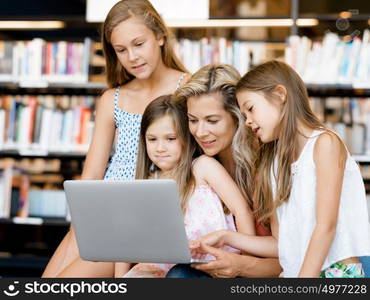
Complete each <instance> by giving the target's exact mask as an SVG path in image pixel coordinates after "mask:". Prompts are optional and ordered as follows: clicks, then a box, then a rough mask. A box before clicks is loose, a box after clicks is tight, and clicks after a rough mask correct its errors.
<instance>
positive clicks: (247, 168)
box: [175, 64, 254, 211]
mask: <svg viewBox="0 0 370 300" xmlns="http://www.w3.org/2000/svg"><path fill="white" fill-rule="evenodd" d="M239 79H240V74H239V72H238V71H237V70H236V69H235V68H233V67H232V66H229V65H225V64H211V65H207V66H204V67H203V68H201V69H200V70H199V71H197V72H196V73H194V74H193V76H192V77H191V78H190V79H189V80H188V82H187V83H185V84H184V85H183V86H182V87H181V88H179V89H178V90H177V91H176V92H175V97H176V101H177V102H179V103H180V105H181V106H182V107H183V109H184V110H185V111H187V105H186V104H187V99H189V97H194V96H195V97H197V96H201V95H204V94H215V95H218V96H219V97H218V99H220V101H222V104H223V107H224V109H225V110H226V111H227V112H228V113H229V114H230V115H231V117H232V118H233V120H234V122H235V124H236V125H237V130H236V133H235V136H234V138H233V142H232V150H233V159H234V161H235V164H236V168H235V174H234V175H235V180H236V183H237V185H238V187H239V189H240V190H241V192H242V194H243V196H244V198H245V199H246V200H247V202H248V204H249V205H250V206H251V205H252V198H251V191H252V188H253V184H252V182H253V181H252V173H253V165H254V162H253V161H254V152H253V146H252V145H253V143H252V138H251V134H250V133H249V132H247V131H246V128H245V124H244V122H243V118H242V115H241V113H240V110H239V108H238V104H237V101H236V97H235V88H236V83H237V82H238V80H239ZM251 207H252V206H251ZM225 211H227V209H226V208H225Z"/></svg>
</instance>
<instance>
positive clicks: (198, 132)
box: [195, 122, 208, 138]
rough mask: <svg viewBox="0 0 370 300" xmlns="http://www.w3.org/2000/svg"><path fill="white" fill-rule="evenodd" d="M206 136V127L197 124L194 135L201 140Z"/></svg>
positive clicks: (200, 123)
mask: <svg viewBox="0 0 370 300" xmlns="http://www.w3.org/2000/svg"><path fill="white" fill-rule="evenodd" d="M207 134H208V130H207V128H206V125H205V124H204V123H203V122H199V124H198V126H197V129H196V131H195V135H196V137H198V138H202V137H204V136H206V135H207Z"/></svg>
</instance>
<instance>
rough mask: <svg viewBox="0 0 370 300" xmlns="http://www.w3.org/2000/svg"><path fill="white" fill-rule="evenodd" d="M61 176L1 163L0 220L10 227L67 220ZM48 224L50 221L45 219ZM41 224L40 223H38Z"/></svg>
mask: <svg viewBox="0 0 370 300" xmlns="http://www.w3.org/2000/svg"><path fill="white" fill-rule="evenodd" d="M62 173H63V172H62V171H61V174H42V172H40V170H39V171H38V172H37V173H35V170H32V171H31V170H27V169H20V168H19V167H18V166H17V164H16V163H15V162H9V160H8V161H5V162H4V163H3V162H1V168H0V191H1V194H0V218H2V219H12V222H13V223H14V224H31V225H40V224H42V222H41V221H42V220H43V218H49V219H64V220H65V219H68V218H69V213H68V207H67V202H66V199H65V194H64V191H63V188H62V184H63V181H64V180H65V179H73V178H77V177H78V175H74V176H73V175H72V176H70V178H65V177H64V176H63V175H62ZM49 221H50V220H49ZM40 222H41V223H40Z"/></svg>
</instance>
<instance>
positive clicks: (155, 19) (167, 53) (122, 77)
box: [101, 0, 187, 88]
mask: <svg viewBox="0 0 370 300" xmlns="http://www.w3.org/2000/svg"><path fill="white" fill-rule="evenodd" d="M133 16H135V17H137V18H140V19H142V20H143V22H144V24H145V25H146V26H147V27H148V28H149V29H150V30H152V31H153V33H154V34H155V36H156V37H157V38H163V40H164V43H163V46H162V47H161V53H162V60H163V63H164V65H165V66H166V67H169V68H173V69H176V70H178V71H181V72H185V73H187V70H186V68H185V67H184V66H183V64H182V63H181V62H180V60H179V59H178V58H177V56H176V54H175V52H174V50H173V47H172V35H171V32H170V31H169V30H168V28H167V26H166V25H165V23H164V21H163V20H162V18H161V16H160V15H159V14H158V12H157V11H156V10H155V9H154V7H153V6H152V4H151V3H150V2H149V1H148V0H122V1H119V2H118V3H116V4H115V5H114V6H113V7H112V8H111V10H110V11H109V13H108V15H107V17H106V19H105V21H104V23H103V25H102V30H101V31H102V38H101V42H102V45H103V52H104V56H105V61H106V73H107V83H108V86H109V87H110V88H113V87H117V86H119V85H122V84H124V83H126V82H128V81H130V80H132V79H133V78H134V77H133V76H132V75H131V74H129V73H128V72H127V71H126V70H125V68H124V67H123V66H122V65H121V64H120V62H119V61H118V58H117V55H116V53H115V51H114V49H113V47H112V44H111V35H112V32H113V29H114V28H115V27H116V26H117V25H118V24H119V23H121V22H122V21H125V20H127V19H129V18H131V17H133Z"/></svg>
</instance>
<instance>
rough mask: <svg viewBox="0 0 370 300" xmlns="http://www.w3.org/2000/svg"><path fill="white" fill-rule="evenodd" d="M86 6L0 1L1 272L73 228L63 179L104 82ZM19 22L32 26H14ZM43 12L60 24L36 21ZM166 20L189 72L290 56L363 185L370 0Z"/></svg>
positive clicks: (219, 4)
mask: <svg viewBox="0 0 370 300" xmlns="http://www.w3.org/2000/svg"><path fill="white" fill-rule="evenodd" d="M195 2H196V1H195ZM86 5H87V1H86V0H64V1H41V0H34V1H32V5H30V2H29V1H27V0H2V1H1V2H0V190H3V191H4V192H3V193H2V194H1V195H0V216H1V217H0V276H39V275H40V274H41V272H42V270H43V268H44V267H45V265H46V263H47V261H48V259H49V258H50V256H51V254H52V253H53V251H54V250H55V248H56V246H57V245H58V244H59V242H60V240H61V239H62V238H63V236H64V234H65V233H66V232H67V230H68V226H69V221H68V211H67V210H66V207H65V206H63V204H62V203H63V199H62V196H63V194H62V193H63V192H62V183H63V181H64V180H66V179H77V178H79V176H80V174H81V170H82V168H83V162H84V158H85V155H86V151H87V148H88V145H89V142H90V140H91V135H92V128H93V125H94V106H95V101H96V99H97V98H98V97H99V96H100V95H101V94H102V92H103V91H104V89H105V88H106V83H105V82H104V58H103V55H102V46H101V43H100V42H99V38H100V26H101V23H100V22H87V21H86ZM189 5H190V4H189ZM193 5H197V4H193ZM5 21H7V22H8V21H12V22H14V21H15V23H10V24H9V23H4V22H5ZM21 21H32V22H35V21H36V23H33V24H28V25H27V28H16V27H17V26H20V25H22V24H21ZM40 21H57V22H58V23H54V24H49V26H50V27H49V28H44V29H40V28H35V27H36V26H40V24H41V25H42V24H43V23H40ZM166 22H167V24H168V25H169V26H170V28H171V31H172V32H173V36H174V43H175V49H176V51H177V53H178V55H179V56H180V58H181V60H182V61H183V62H184V64H185V65H186V67H187V68H188V69H189V70H190V71H191V72H194V71H196V70H197V69H198V68H199V67H201V66H202V65H205V64H207V63H212V62H223V63H229V64H232V65H234V66H235V67H236V68H237V69H238V70H239V71H240V72H241V73H242V74H244V73H245V72H246V71H247V70H248V69H249V68H251V67H252V66H253V65H256V64H258V63H260V62H263V61H265V60H269V59H280V60H285V61H286V62H288V63H289V64H291V65H292V66H293V67H294V68H295V69H296V70H297V71H298V72H299V73H300V74H301V76H302V77H303V78H304V79H305V81H306V83H307V89H308V92H309V95H310V99H311V104H312V107H313V109H314V110H315V112H316V113H317V114H318V115H319V116H320V118H321V119H322V120H323V121H325V122H327V124H328V125H329V126H331V128H333V129H334V130H336V131H337V132H338V133H339V134H340V135H341V136H342V137H343V138H344V140H345V141H346V143H347V146H348V147H349V148H350V150H351V151H352V153H353V154H354V156H355V158H356V160H357V161H358V162H359V164H361V170H362V173H363V177H364V182H365V185H366V188H367V190H368V191H370V101H368V100H369V99H370V44H369V33H368V30H369V28H370V3H369V2H368V1H360V0H352V1H350V2H349V1H348V0H323V1H312V0H210V1H209V18H208V19H206V20H199V19H197V20H180V21H179V20H166ZM43 25H45V24H43ZM6 26H8V28H6ZM32 26H34V28H32ZM51 26H55V27H54V28H51ZM15 49H16V50H15ZM53 49H54V50H53ZM68 49H69V50H68ZM338 49H340V50H338ZM53 51H55V53H59V54H58V55H53V54H52V53H53ZM338 51H339V52H338ZM340 51H341V52H340ZM356 51H357V52H356ZM72 53H74V54H72ZM27 57H28V58H27ZM327 58H330V59H327ZM331 58H336V59H331ZM79 61H81V62H79ZM77 62H78V63H77ZM77 65H78V67H76V66H77ZM328 70H329V71H333V70H334V71H333V72H332V73H325V72H326V71H328ZM315 72H318V73H319V75H320V76H317V75H316V73H315ZM77 79H78V80H77ZM319 79H320V80H319ZM67 121H68V122H67ZM63 124H64V125H63ZM65 124H69V125H68V127H65V128H64V127H63V126H65ZM81 124H83V125H81ZM5 191H7V192H5ZM53 193H55V194H53ZM51 195H58V196H51ZM53 199H59V200H58V204H56V203H52V200H53ZM5 203H7V204H6V205H5ZM369 203H370V200H369Z"/></svg>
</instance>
